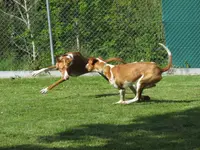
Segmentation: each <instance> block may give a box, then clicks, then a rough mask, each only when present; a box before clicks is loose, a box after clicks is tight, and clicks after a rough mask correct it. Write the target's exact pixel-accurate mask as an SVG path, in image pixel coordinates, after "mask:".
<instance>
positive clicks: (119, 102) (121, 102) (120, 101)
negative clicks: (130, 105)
mask: <svg viewBox="0 0 200 150" xmlns="http://www.w3.org/2000/svg"><path fill="white" fill-rule="evenodd" d="M114 104H125V101H123V100H119V101H118V102H116V103H114Z"/></svg>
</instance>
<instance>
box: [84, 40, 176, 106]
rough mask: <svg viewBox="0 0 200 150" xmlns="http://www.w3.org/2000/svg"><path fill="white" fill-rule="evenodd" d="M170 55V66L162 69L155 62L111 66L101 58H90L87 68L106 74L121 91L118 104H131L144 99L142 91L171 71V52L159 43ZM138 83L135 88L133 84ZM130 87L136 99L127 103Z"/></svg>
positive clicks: (111, 82)
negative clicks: (127, 91) (126, 92)
mask: <svg viewBox="0 0 200 150" xmlns="http://www.w3.org/2000/svg"><path fill="white" fill-rule="evenodd" d="M159 44H160V45H161V46H162V47H163V48H164V49H165V50H166V51H167V53H168V65H167V66H166V67H165V68H160V67H159V66H158V65H156V63H154V62H133V63H127V64H119V65H110V64H107V62H105V61H103V60H102V59H100V58H89V60H88V63H87V65H86V68H87V69H88V71H95V72H99V73H101V74H104V75H105V76H106V77H107V78H108V80H109V82H110V84H112V85H113V86H114V87H115V88H118V89H119V93H120V100H119V101H118V102H117V103H120V104H130V103H133V102H136V101H138V100H141V99H142V95H141V94H142V91H143V89H145V88H150V87H153V86H155V84H156V83H157V82H159V81H160V80H161V79H162V76H161V75H162V73H163V72H165V71H167V70H169V69H170V67H171V65H172V55H171V52H170V50H169V49H168V48H167V47H166V46H165V45H163V44H161V43H159ZM134 83H136V85H135V86H134V85H133V84H134ZM127 87H129V88H130V89H131V90H132V91H133V92H134V93H135V98H133V99H131V100H126V101H125V89H126V88H127Z"/></svg>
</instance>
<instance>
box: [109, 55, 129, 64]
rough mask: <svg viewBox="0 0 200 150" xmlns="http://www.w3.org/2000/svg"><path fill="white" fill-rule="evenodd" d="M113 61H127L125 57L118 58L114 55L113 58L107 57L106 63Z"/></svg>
mask: <svg viewBox="0 0 200 150" xmlns="http://www.w3.org/2000/svg"><path fill="white" fill-rule="evenodd" d="M112 61H117V62H121V63H123V64H125V63H126V62H125V61H124V60H123V59H121V58H118V57H113V58H109V59H106V60H105V62H106V63H109V62H112Z"/></svg>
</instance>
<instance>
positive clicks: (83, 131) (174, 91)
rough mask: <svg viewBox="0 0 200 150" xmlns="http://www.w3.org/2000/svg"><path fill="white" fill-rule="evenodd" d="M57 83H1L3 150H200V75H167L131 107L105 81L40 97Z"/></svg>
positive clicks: (76, 82)
mask: <svg viewBox="0 0 200 150" xmlns="http://www.w3.org/2000/svg"><path fill="white" fill-rule="evenodd" d="M56 80H58V78H31V79H0V91H1V92H0V150H10V149H13V150H40V149H41V150H54V149H55V150H98V149H100V150H114V149H119V150H122V149H123V150H127V149H132V150H200V76H164V77H163V80H162V81H161V82H159V83H158V84H157V86H156V87H154V88H151V89H146V90H145V91H144V94H145V95H149V96H150V97H151V101H150V102H137V103H133V104H130V105H120V104H118V105H114V104H113V103H115V102H117V101H118V100H119V95H118V90H117V89H115V88H114V87H113V86H111V85H110V84H109V83H107V81H105V80H104V79H103V78H101V77H78V78H75V77H73V78H70V80H68V81H66V82H64V83H62V84H61V85H59V86H57V87H56V88H55V89H53V90H52V91H49V93H47V94H40V92H39V91H40V90H41V89H42V88H44V87H46V86H48V85H50V84H51V83H53V82H55V81H56ZM126 98H127V99H131V98H133V94H132V93H131V91H130V90H127V94H126Z"/></svg>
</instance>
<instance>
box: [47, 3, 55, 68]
mask: <svg viewBox="0 0 200 150" xmlns="http://www.w3.org/2000/svg"><path fill="white" fill-rule="evenodd" d="M46 7H47V17H48V27H49V40H50V49H51V64H52V65H54V64H55V61H54V52H53V40H52V31H51V18H50V8H49V0H46Z"/></svg>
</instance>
